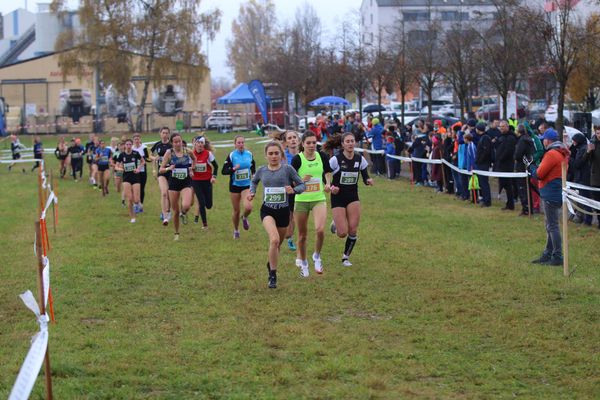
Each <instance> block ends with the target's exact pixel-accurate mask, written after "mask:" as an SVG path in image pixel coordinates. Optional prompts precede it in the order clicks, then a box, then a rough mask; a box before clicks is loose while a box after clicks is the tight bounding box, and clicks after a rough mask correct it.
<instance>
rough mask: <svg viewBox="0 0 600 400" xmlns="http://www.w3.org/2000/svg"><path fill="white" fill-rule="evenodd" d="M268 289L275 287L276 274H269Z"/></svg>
mask: <svg viewBox="0 0 600 400" xmlns="http://www.w3.org/2000/svg"><path fill="white" fill-rule="evenodd" d="M269 289H277V275H271V274H269Z"/></svg>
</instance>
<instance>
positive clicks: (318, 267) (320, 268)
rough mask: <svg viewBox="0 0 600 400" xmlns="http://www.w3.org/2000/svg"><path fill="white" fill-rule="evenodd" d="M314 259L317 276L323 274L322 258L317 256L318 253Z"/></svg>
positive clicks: (313, 256)
mask: <svg viewBox="0 0 600 400" xmlns="http://www.w3.org/2000/svg"><path fill="white" fill-rule="evenodd" d="M312 259H313V261H314V262H315V272H316V273H317V274H322V273H323V261H321V256H320V255H317V253H313V255H312Z"/></svg>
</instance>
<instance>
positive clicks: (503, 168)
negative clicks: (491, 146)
mask: <svg viewBox="0 0 600 400" xmlns="http://www.w3.org/2000/svg"><path fill="white" fill-rule="evenodd" d="M499 128H500V136H499V137H498V139H496V146H495V148H496V159H495V162H494V171H497V172H513V170H514V166H515V160H514V155H515V147H516V144H517V138H516V137H515V135H514V134H513V133H511V132H510V129H509V126H508V122H507V121H501V122H500V125H499ZM498 181H499V188H498V190H499V191H500V192H501V191H502V189H504V190H506V205H505V206H504V207H503V208H502V209H503V210H514V209H515V199H514V195H513V184H512V179H511V178H498Z"/></svg>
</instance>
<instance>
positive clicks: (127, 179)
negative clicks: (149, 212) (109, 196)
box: [115, 139, 145, 224]
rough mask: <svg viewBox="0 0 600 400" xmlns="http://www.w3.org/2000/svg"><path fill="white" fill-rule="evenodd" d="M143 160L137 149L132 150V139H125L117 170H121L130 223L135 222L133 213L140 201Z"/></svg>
mask: <svg viewBox="0 0 600 400" xmlns="http://www.w3.org/2000/svg"><path fill="white" fill-rule="evenodd" d="M144 163H145V161H144V159H143V158H142V157H140V154H139V153H138V152H137V151H133V141H132V140H131V139H127V140H125V151H124V152H122V153H121V154H119V158H118V159H117V165H116V167H115V169H116V170H117V171H119V170H120V171H123V192H125V198H126V199H127V204H128V205H129V216H130V217H131V221H129V222H131V223H132V224H133V223H135V214H136V211H137V210H138V209H139V203H140V177H139V174H140V167H141V166H142V165H144Z"/></svg>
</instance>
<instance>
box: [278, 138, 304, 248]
mask: <svg viewBox="0 0 600 400" xmlns="http://www.w3.org/2000/svg"><path fill="white" fill-rule="evenodd" d="M281 139H282V141H283V143H284V145H285V158H286V160H287V163H288V164H289V165H291V164H292V159H293V158H294V156H296V154H298V152H299V151H300V150H299V149H298V144H299V143H300V136H299V135H298V132H294V131H285V132H284V133H283V135H282V136H281ZM294 200H295V194H290V195H289V196H288V203H290V224H289V226H288V229H287V233H286V235H285V237H286V239H287V245H288V248H289V249H290V250H291V251H296V245H295V244H294V205H295V204H294Z"/></svg>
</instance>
